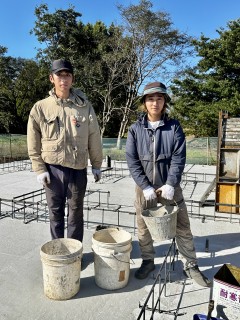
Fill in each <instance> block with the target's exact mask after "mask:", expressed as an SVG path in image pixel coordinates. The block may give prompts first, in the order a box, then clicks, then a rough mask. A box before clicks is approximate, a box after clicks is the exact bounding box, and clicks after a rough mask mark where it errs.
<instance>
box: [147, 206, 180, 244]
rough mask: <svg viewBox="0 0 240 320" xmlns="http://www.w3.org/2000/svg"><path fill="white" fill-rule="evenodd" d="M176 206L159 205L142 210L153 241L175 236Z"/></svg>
mask: <svg viewBox="0 0 240 320" xmlns="http://www.w3.org/2000/svg"><path fill="white" fill-rule="evenodd" d="M178 211H179V209H178V207H177V206H159V207H154V208H150V209H146V210H143V212H142V216H143V219H144V221H145V223H146V225H147V227H148V230H149V232H150V234H151V236H152V239H153V240H155V241H163V240H170V239H173V238H174V237H175V236H176V229H177V213H178Z"/></svg>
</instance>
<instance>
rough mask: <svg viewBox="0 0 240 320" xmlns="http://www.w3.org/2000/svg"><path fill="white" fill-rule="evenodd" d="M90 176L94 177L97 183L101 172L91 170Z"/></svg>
mask: <svg viewBox="0 0 240 320" xmlns="http://www.w3.org/2000/svg"><path fill="white" fill-rule="evenodd" d="M92 174H93V175H94V179H95V182H98V181H99V180H100V179H101V176H102V172H101V170H100V169H94V168H92Z"/></svg>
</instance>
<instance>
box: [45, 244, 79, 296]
mask: <svg viewBox="0 0 240 320" xmlns="http://www.w3.org/2000/svg"><path fill="white" fill-rule="evenodd" d="M82 250H83V247H82V243H81V242H80V241H78V240H75V239H70V238H60V239H55V240H52V241H49V242H47V243H45V244H44V245H43V246H42V247H41V250H40V256H41V260H42V268H43V284H44V294H45V295H46V296H47V297H48V298H50V299H53V300H67V299H70V298H71V297H73V296H75V295H76V294H77V293H78V291H79V289H80V272H81V258H82Z"/></svg>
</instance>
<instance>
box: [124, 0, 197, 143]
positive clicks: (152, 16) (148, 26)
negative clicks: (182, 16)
mask: <svg viewBox="0 0 240 320" xmlns="http://www.w3.org/2000/svg"><path fill="white" fill-rule="evenodd" d="M118 8H119V11H120V14H121V17H122V25H121V27H122V29H123V33H124V35H125V37H126V38H128V41H129V42H130V43H131V45H130V48H131V52H130V53H129V54H128V57H129V59H128V63H129V67H128V71H129V72H128V73H126V77H127V81H126V82H127V83H128V89H127V95H126V101H125V102H124V109H123V117H122V125H121V127H120V130H119V133H118V140H120V139H121V137H123V136H124V134H125V132H126V128H127V125H128V123H129V119H130V116H131V111H135V110H136V98H137V96H138V92H139V90H140V88H141V86H142V85H143V84H144V83H145V82H146V81H150V80H159V78H160V79H161V80H162V81H164V79H165V80H166V79H169V78H171V77H172V73H173V72H178V71H179V67H180V66H181V63H182V62H183V61H184V57H185V56H186V54H187V53H188V50H187V48H188V47H189V44H190V40H191V38H190V37H189V36H188V35H186V34H185V33H181V32H180V31H179V30H177V29H175V28H174V27H173V23H172V21H171V19H170V16H169V14H168V13H166V12H162V11H154V10H153V5H152V2H151V1H148V0H141V1H140V2H139V4H137V5H132V4H131V5H129V6H128V7H124V6H121V5H120V6H118Z"/></svg>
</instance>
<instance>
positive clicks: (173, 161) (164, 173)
mask: <svg viewBox="0 0 240 320" xmlns="http://www.w3.org/2000/svg"><path fill="white" fill-rule="evenodd" d="M126 160H127V164H128V168H129V170H130V173H131V175H132V178H133V179H134V181H135V182H136V184H137V185H138V186H139V187H140V188H141V189H142V190H143V189H145V188H146V187H147V186H149V185H150V186H153V187H154V188H156V189H157V188H159V187H161V186H162V185H164V184H169V185H171V186H173V187H176V186H179V184H180V182H181V176H182V173H183V170H184V166H185V163H186V141H185V135H184V133H183V130H182V127H181V125H180V123H179V121H178V120H175V119H171V118H169V117H168V116H167V115H164V117H163V119H162V120H160V123H159V125H158V127H157V128H156V129H155V130H154V129H151V128H148V122H147V115H144V116H142V117H141V118H139V119H138V120H137V121H136V122H135V123H134V124H132V125H131V127H130V128H129V130H128V136H127V142H126Z"/></svg>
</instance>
